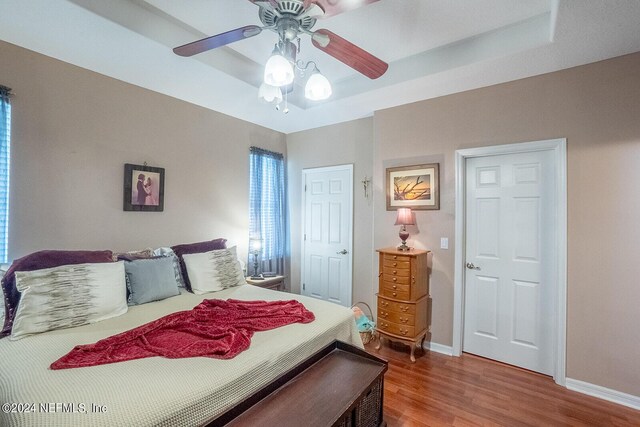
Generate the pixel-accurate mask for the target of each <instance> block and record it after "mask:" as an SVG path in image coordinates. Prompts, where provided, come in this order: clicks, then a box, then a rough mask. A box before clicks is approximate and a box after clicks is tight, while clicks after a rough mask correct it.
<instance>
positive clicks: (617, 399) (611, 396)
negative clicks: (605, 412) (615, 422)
mask: <svg viewBox="0 0 640 427" xmlns="http://www.w3.org/2000/svg"><path fill="white" fill-rule="evenodd" d="M566 386H567V388H568V389H569V390H573V391H577V392H578V393H583V394H588V395H589V396H593V397H597V398H599V399H603V400H608V401H609V402H613V403H617V404H619V405H624V406H628V407H629V408H633V409H640V396H634V395H632V394H627V393H623V392H621V391H617V390H612V389H610V388H606V387H602V386H599V385H595V384H591V383H587V382H584V381H580V380H574V379H573V378H567V381H566Z"/></svg>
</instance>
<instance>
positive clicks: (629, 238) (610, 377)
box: [373, 53, 640, 396]
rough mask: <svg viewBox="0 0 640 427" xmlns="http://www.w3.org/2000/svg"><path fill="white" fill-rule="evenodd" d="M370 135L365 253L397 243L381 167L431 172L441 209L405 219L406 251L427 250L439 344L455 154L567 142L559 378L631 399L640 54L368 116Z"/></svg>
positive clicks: (636, 345) (449, 267)
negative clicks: (434, 165)
mask: <svg viewBox="0 0 640 427" xmlns="http://www.w3.org/2000/svg"><path fill="white" fill-rule="evenodd" d="M374 135H375V142H374V154H373V177H374V181H375V188H376V193H375V194H374V247H379V246H387V245H389V244H393V243H395V242H396V241H397V227H394V226H393V221H394V213H393V212H387V211H386V210H385V199H384V193H383V190H382V187H383V177H384V168H385V167H388V166H390V165H393V164H413V163H414V161H416V162H417V161H418V160H420V161H422V160H438V159H439V162H440V163H441V165H440V167H441V169H440V174H441V175H440V176H441V184H440V185H441V187H440V188H441V209H440V211H437V212H433V211H431V212H429V211H421V212H417V213H416V217H417V218H416V219H417V223H418V227H419V228H420V230H421V232H420V234H417V235H413V236H412V237H411V240H410V243H411V244H412V245H414V246H417V247H426V248H429V249H431V250H433V252H434V256H433V263H434V266H433V274H432V281H431V295H432V296H433V316H432V330H433V336H432V340H433V341H434V342H438V343H441V344H445V345H451V343H452V316H453V271H454V249H455V248H454V245H453V239H454V237H455V236H454V221H455V218H454V153H455V150H457V149H461V148H469V147H479V146H487V145H495V144H506V143H514V142H524V141H535V140H543V139H551V138H567V147H568V184H567V185H568V215H569V224H568V233H569V234H568V246H569V249H568V250H569V253H568V331H567V332H568V343H567V376H568V377H570V378H574V379H579V380H583V381H587V382H590V383H593V384H598V385H601V386H604V387H609V388H612V389H615V390H619V391H622V392H626V393H630V394H633V395H636V396H638V395H640V363H639V362H638V360H639V359H638V358H639V356H640V339H639V338H638V336H639V332H638V325H640V309H639V308H638V302H639V301H640V286H638V283H639V279H638V277H639V276H638V271H637V269H636V266H637V259H638V254H639V253H640V227H639V226H638V220H639V218H640V192H639V188H640V187H639V185H640V53H636V54H633V55H628V56H624V57H620V58H616V59H612V60H608V61H604V62H599V63H595V64H590V65H586V66H582V67H578V68H573V69H569V70H564V71H560V72H556V73H552V74H547V75H543V76H538V77H532V78H528V79H524V80H519V81H515V82H511V83H506V84H501V85H497V86H492V87H488V88H483V89H478V90H474V91H470V92H465V93H460V94H456V95H451V96H446V97H443V98H438V99H433V100H428V101H423V102H419V103H415V104H410V105H405V106H401V107H397V108H392V109H389V110H384V111H379V112H376V114H375V116H374ZM440 237H449V242H450V249H449V250H441V249H439V241H440ZM374 268H376V266H375V265H374Z"/></svg>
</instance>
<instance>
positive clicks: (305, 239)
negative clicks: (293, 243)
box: [304, 233, 307, 242]
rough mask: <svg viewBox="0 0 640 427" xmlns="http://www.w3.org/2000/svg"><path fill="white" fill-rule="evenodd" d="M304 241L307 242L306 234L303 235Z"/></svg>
mask: <svg viewBox="0 0 640 427" xmlns="http://www.w3.org/2000/svg"><path fill="white" fill-rule="evenodd" d="M304 241H305V242H306V241H307V233H304Z"/></svg>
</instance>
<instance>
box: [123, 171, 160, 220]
mask: <svg viewBox="0 0 640 427" xmlns="http://www.w3.org/2000/svg"><path fill="white" fill-rule="evenodd" d="M124 210H125V211H140V212H162V211H163V210H164V168H156V167H152V166H147V165H146V163H145V164H144V165H132V164H130V163H126V164H125V165H124Z"/></svg>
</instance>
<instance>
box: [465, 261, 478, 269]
mask: <svg viewBox="0 0 640 427" xmlns="http://www.w3.org/2000/svg"><path fill="white" fill-rule="evenodd" d="M467 268H468V269H469V270H480V267H477V266H475V265H473V263H472V262H468V263H467Z"/></svg>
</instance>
